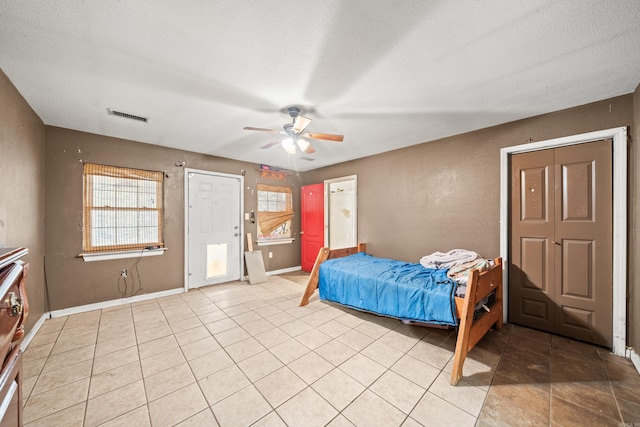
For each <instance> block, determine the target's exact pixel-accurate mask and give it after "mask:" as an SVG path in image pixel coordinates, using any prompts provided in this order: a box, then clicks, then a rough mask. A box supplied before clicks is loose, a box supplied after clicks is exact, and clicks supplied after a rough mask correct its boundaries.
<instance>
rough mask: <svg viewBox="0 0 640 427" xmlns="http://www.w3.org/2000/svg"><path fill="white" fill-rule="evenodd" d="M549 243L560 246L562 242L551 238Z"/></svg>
mask: <svg viewBox="0 0 640 427" xmlns="http://www.w3.org/2000/svg"><path fill="white" fill-rule="evenodd" d="M551 243H553V244H555V245H558V246H562V243H558V242H556V241H555V240H552V241H551Z"/></svg>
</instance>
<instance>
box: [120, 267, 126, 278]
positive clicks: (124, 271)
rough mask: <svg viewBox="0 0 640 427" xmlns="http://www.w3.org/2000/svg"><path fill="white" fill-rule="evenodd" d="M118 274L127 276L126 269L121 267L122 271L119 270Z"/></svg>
mask: <svg viewBox="0 0 640 427" xmlns="http://www.w3.org/2000/svg"><path fill="white" fill-rule="evenodd" d="M120 276H122V277H127V269H125V268H123V269H122V271H120Z"/></svg>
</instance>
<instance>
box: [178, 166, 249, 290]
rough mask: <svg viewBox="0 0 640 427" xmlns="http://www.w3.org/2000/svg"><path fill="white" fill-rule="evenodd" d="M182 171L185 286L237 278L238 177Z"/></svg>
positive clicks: (239, 245) (239, 266)
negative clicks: (184, 182) (185, 189)
mask: <svg viewBox="0 0 640 427" xmlns="http://www.w3.org/2000/svg"><path fill="white" fill-rule="evenodd" d="M185 174H186V186H187V191H186V193H187V195H188V197H187V200H186V202H187V206H186V210H187V214H186V218H187V224H186V228H187V245H186V250H187V255H186V261H185V265H186V266H187V284H188V288H197V287H200V286H205V285H212V284H217V283H224V282H229V281H232V280H241V273H242V267H243V266H242V256H241V253H242V249H243V248H242V234H243V231H242V221H241V217H240V215H241V212H242V197H241V194H242V186H243V184H242V177H237V176H233V175H224V174H212V173H205V172H200V171H192V170H186V171H185Z"/></svg>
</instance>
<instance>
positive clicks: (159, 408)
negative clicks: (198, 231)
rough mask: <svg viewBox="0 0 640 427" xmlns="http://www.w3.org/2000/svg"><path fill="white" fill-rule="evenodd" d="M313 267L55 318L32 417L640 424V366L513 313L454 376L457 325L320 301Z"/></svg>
mask: <svg viewBox="0 0 640 427" xmlns="http://www.w3.org/2000/svg"><path fill="white" fill-rule="evenodd" d="M306 278H307V276H306V275H304V274H299V273H293V274H287V275H282V276H272V277H270V278H269V281H268V283H263V284H259V285H248V284H246V283H232V284H224V285H216V286H210V287H205V288H200V289H199V290H194V291H191V292H189V293H186V294H182V295H176V296H171V297H165V298H159V299H154V300H149V301H145V302H140V303H133V304H126V305H123V306H118V307H114V308H110V309H104V310H96V311H92V312H87V313H82V314H77V315H72V316H68V317H63V318H55V319H50V320H47V321H46V322H45V323H44V325H43V326H42V328H41V329H40V331H39V332H38V334H37V335H36V336H35V337H34V339H33V340H32V342H31V344H30V345H29V348H28V349H27V351H26V352H25V354H24V378H25V380H24V385H23V391H24V401H23V404H24V422H25V425H27V426H97V425H102V426H148V425H153V426H174V425H191V426H217V425H220V426H248V425H255V426H324V425H330V426H351V425H356V426H400V425H403V426H419V425H424V426H435V425H446V426H466V425H468V426H472V425H482V426H488V425H526V424H528V425H607V424H610V425H620V423H621V421H624V422H627V423H632V422H638V423H640V376H639V375H638V373H637V372H636V371H635V369H634V368H633V366H632V365H631V363H630V362H629V361H627V360H625V359H621V358H618V357H615V356H612V355H610V354H609V353H608V352H606V351H604V350H601V349H598V348H596V347H593V346H589V345H585V344H582V343H578V342H575V341H571V340H567V339H564V338H558V337H555V336H553V337H552V336H551V335H549V334H545V333H541V332H537V331H533V330H529V329H526V328H521V327H512V326H510V325H507V326H506V327H505V328H504V329H503V330H502V331H500V332H495V331H492V332H489V333H488V335H487V336H485V337H484V338H483V339H482V341H481V342H480V343H479V344H478V346H477V347H476V348H475V349H474V350H472V352H471V353H470V355H469V358H468V359H467V361H466V363H465V367H464V378H463V381H461V382H460V383H459V384H458V386H456V387H452V386H450V385H449V376H450V373H451V366H452V363H453V362H452V355H453V349H454V346H455V332H454V331H452V330H440V329H429V328H422V327H417V326H408V325H404V324H403V323H401V322H399V321H397V320H394V319H389V318H384V317H378V316H375V315H371V314H366V313H361V312H357V311H354V310H350V309H346V308H343V307H339V306H335V305H331V304H327V303H324V302H320V301H318V299H317V294H316V296H314V297H313V299H312V302H311V304H309V306H307V307H298V302H299V300H300V297H301V295H302V290H303V286H302V285H303V284H304V283H306Z"/></svg>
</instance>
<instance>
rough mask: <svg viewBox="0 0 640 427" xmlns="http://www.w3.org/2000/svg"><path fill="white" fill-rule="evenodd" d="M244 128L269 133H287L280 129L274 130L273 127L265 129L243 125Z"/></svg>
mask: <svg viewBox="0 0 640 427" xmlns="http://www.w3.org/2000/svg"><path fill="white" fill-rule="evenodd" d="M243 129H244V130H257V131H258V132H270V133H279V134H282V135H286V134H287V133H286V132H284V131H281V130H275V129H265V128H254V127H251V126H245V127H244V128H243Z"/></svg>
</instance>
